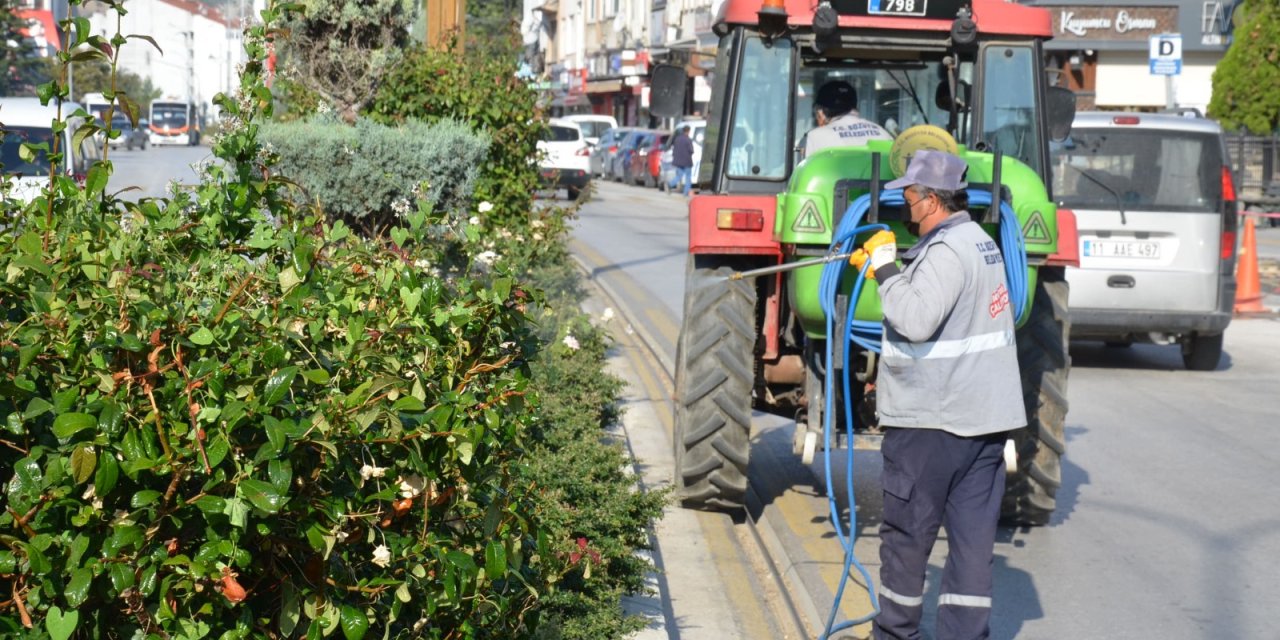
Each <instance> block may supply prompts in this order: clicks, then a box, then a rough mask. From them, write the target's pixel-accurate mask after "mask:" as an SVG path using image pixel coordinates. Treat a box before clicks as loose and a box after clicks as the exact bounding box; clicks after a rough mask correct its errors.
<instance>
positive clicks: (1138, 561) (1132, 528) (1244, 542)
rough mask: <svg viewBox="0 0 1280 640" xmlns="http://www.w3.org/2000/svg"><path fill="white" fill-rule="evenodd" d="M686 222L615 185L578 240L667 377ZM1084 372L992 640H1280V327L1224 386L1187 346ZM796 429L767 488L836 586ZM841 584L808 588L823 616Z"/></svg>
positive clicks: (1009, 541)
mask: <svg viewBox="0 0 1280 640" xmlns="http://www.w3.org/2000/svg"><path fill="white" fill-rule="evenodd" d="M684 207H685V202H684V200H683V199H682V198H680V197H678V196H667V195H664V194H661V193H659V192H657V191H655V190H643V189H640V188H636V187H624V186H620V185H614V184H600V185H597V192H596V195H595V196H594V198H593V199H592V201H591V202H589V203H588V204H586V205H585V206H584V207H583V209H582V211H581V215H580V218H579V220H578V221H577V223H576V230H575V238H576V242H575V245H574V249H575V252H577V253H578V255H579V256H580V257H581V258H582V260H583V262H584V263H585V264H587V265H588V269H589V271H590V272H591V274H592V276H593V277H594V278H595V279H596V280H597V281H599V282H602V283H607V284H608V285H609V288H610V290H611V291H612V292H613V295H615V296H617V297H618V298H620V300H619V301H618V303H619V306H620V307H623V308H624V309H625V310H626V312H627V314H628V315H627V318H626V319H627V320H628V321H629V322H630V329H632V330H634V331H635V332H636V333H637V334H639V335H641V336H642V337H644V338H645V339H646V341H648V342H649V343H650V345H651V346H652V348H653V349H654V350H655V351H656V352H657V354H658V359H659V360H661V361H662V362H663V363H664V365H665V366H666V367H668V371H670V367H671V362H672V359H673V357H674V353H675V348H674V344H675V337H676V335H678V331H679V329H678V327H679V324H680V314H681V310H682V296H683V274H684V268H685V258H686V256H685V252H684V247H685V239H686V234H687V227H686V223H685V213H684V211H685V210H684ZM1264 233H1265V234H1266V235H1265V236H1264ZM1264 233H1260V234H1259V236H1262V237H1268V238H1272V237H1274V238H1280V236H1273V235H1271V232H1270V231H1269V230H1268V231H1266V232H1264ZM1071 355H1072V359H1073V365H1074V366H1073V369H1072V372H1071V378H1070V385H1069V400H1070V403H1071V404H1070V406H1071V409H1070V413H1069V414H1068V418H1067V438H1068V450H1067V455H1066V457H1065V459H1064V461H1063V482H1064V484H1063V487H1062V489H1061V490H1060V492H1059V494H1058V511H1057V512H1056V514H1055V516H1054V518H1053V520H1052V522H1051V523H1050V525H1049V526H1047V527H1041V528H1034V529H1030V528H1028V529H1021V528H1020V529H1003V530H1002V531H1001V534H1000V539H999V541H998V542H997V546H996V600H995V602H996V604H995V608H994V611H993V619H992V632H993V636H992V637H993V638H998V639H999V638H1014V637H1017V638H1029V639H1041V638H1043V639H1045V640H1057V639H1060V638H1090V639H1099V638H1116V639H1121V638H1123V639H1131V638H1162V639H1181V638H1187V639H1192V638H1195V639H1200V638H1259V639H1266V638H1275V637H1280V630H1277V625H1276V624H1275V622H1274V621H1273V620H1272V619H1271V617H1270V613H1269V612H1270V610H1271V604H1272V603H1273V602H1274V601H1275V596H1274V594H1275V593H1276V592H1277V590H1280V572H1277V571H1275V569H1274V567H1272V562H1274V561H1275V559H1276V558H1277V557H1280V488H1277V487H1276V482H1275V479H1276V478H1277V477H1280V428H1277V425H1280V400H1277V394H1276V388H1277V385H1278V384H1280V322H1278V321H1276V320H1274V319H1250V320H1242V319H1237V320H1236V321H1235V322H1233V324H1232V325H1231V327H1230V328H1229V329H1228V331H1227V334H1226V356H1225V357H1224V360H1223V362H1222V364H1221V365H1220V367H1219V369H1218V370H1217V371H1213V372H1205V373H1197V372H1188V371H1186V370H1184V369H1183V367H1182V364H1181V358H1180V356H1179V353H1178V351H1177V348H1176V347H1173V346H1153V345H1136V346H1133V347H1131V348H1128V349H1110V348H1107V347H1105V346H1103V345H1101V344H1097V343H1077V344H1073V345H1072V351H1071ZM642 428H643V425H632V426H630V427H629V430H630V431H632V432H635V431H636V430H638V429H642ZM651 428H652V429H653V430H655V431H656V430H661V429H667V428H668V427H665V426H664V425H662V424H661V423H660V421H655V422H654V424H652V425H651ZM790 429H791V425H789V424H788V423H786V421H783V420H779V419H774V418H771V417H767V416H763V415H761V414H757V415H756V420H755V423H754V424H753V443H754V444H753V449H752V469H751V476H752V481H753V486H754V487H756V490H757V491H758V492H759V493H761V494H762V497H761V499H762V500H763V501H764V502H765V503H766V507H765V513H766V514H768V515H769V516H770V518H769V519H770V520H771V523H770V526H771V527H772V528H773V529H775V530H776V531H777V532H778V535H779V537H780V539H781V540H782V541H783V543H784V547H786V548H788V549H789V550H790V551H789V552H790V553H792V554H793V555H794V557H793V558H791V563H790V564H789V565H788V566H792V567H796V566H800V565H809V564H812V565H817V566H821V567H827V568H829V567H830V566H831V565H836V563H837V562H838V561H839V559H840V558H839V555H838V553H836V551H838V547H836V546H835V545H834V544H833V543H832V542H831V538H832V534H831V531H830V526H829V524H827V523H826V511H825V500H823V499H822V497H821V493H822V492H821V491H820V489H818V488H817V487H819V486H820V485H821V482H822V480H821V477H820V474H821V473H822V470H821V468H820V467H819V466H818V465H812V466H810V467H808V468H805V467H803V466H802V465H800V464H799V461H798V460H797V459H796V458H795V457H794V456H792V455H791V454H790V440H789V432H790ZM642 462H643V461H642ZM856 462H857V464H856V467H855V468H856V470H857V471H856V472H855V480H856V483H857V487H858V489H857V499H858V516H859V521H860V527H859V539H858V542H857V544H858V557H859V558H860V559H861V560H862V561H863V562H864V563H865V564H867V565H868V568H870V569H871V570H872V571H873V573H874V572H875V571H877V569H878V566H877V565H878V562H877V558H878V545H877V540H876V523H877V521H878V512H879V498H878V494H879V480H878V473H879V456H878V454H876V453H873V452H865V453H864V452H859V453H858V454H857V457H856ZM944 550H945V541H944V542H943V544H941V545H939V549H937V550H936V551H935V554H934V556H933V558H932V560H931V566H930V571H929V580H930V584H931V586H932V588H933V589H934V591H935V594H934V595H933V597H934V598H936V583H937V580H938V578H939V575H940V571H941V566H942V562H943V560H944V555H943V553H942V552H943V551H944ZM784 564H786V561H785V559H784ZM837 566H838V565H837ZM835 575H838V572H837V573H836V574H835ZM832 576H833V573H832V572H831V571H825V572H823V571H819V576H818V580H816V581H814V580H812V579H808V580H800V581H799V582H801V583H803V585H802V587H801V588H805V589H808V590H809V591H810V597H809V599H810V600H811V602H812V603H813V606H814V607H815V608H818V609H821V611H822V613H823V614H825V612H826V607H828V606H830V600H829V598H830V595H829V594H830V589H831V588H832V586H833V585H832V582H833V580H834V578H833V577H832ZM865 597H866V594H865V593H855V594H853V595H851V596H849V595H847V596H846V600H849V599H850V598H854V599H856V598H865ZM931 602H932V600H931V601H930V603H929V604H931ZM668 606H669V607H671V609H672V612H673V614H674V615H675V616H676V617H677V618H678V617H679V616H680V615H681V614H682V611H681V609H680V607H679V606H675V605H672V604H670V603H668ZM927 616H928V617H927V618H926V624H928V623H929V622H930V620H931V619H932V614H927ZM672 637H682V638H683V637H689V638H694V637H713V636H705V635H700V634H698V633H697V632H696V631H691V632H690V633H689V634H688V635H680V634H678V633H677V634H674V635H673V636H672ZM928 637H932V636H931V635H930V636H928Z"/></svg>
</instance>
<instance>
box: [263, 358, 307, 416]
mask: <svg viewBox="0 0 1280 640" xmlns="http://www.w3.org/2000/svg"><path fill="white" fill-rule="evenodd" d="M297 375H298V368H297V367H285V368H283V369H281V370H279V371H277V372H275V374H274V375H272V376H271V377H270V378H268V379H267V387H266V390H264V391H263V394H262V402H263V404H265V405H266V406H268V407H274V406H276V405H277V404H280V401H281V400H284V397H285V394H287V393H289V385H291V384H293V379H294V377H296V376H297Z"/></svg>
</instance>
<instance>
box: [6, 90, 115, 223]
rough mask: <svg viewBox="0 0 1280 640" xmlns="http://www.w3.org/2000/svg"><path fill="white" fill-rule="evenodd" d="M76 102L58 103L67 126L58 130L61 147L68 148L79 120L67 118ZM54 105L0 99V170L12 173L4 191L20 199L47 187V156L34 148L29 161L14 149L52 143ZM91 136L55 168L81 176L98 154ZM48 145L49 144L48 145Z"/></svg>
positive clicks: (36, 193) (27, 199)
mask: <svg viewBox="0 0 1280 640" xmlns="http://www.w3.org/2000/svg"><path fill="white" fill-rule="evenodd" d="M79 108H80V105H78V104H76V103H74V102H64V103H62V113H63V117H64V119H65V121H66V124H67V127H66V129H64V130H63V132H62V142H61V144H60V145H59V146H60V147H61V148H62V149H70V148H71V141H72V133H73V132H74V131H75V130H76V129H77V128H79V127H80V125H81V123H82V122H83V121H82V120H81V119H80V118H75V117H70V116H69V115H68V114H72V113H75V112H76V110H77V109H79ZM57 114H58V108H57V105H54V104H49V105H48V106H44V105H41V104H40V99H39V98H0V123H3V125H4V140H3V152H2V153H0V163H3V165H4V173H5V174H6V175H10V176H13V178H14V180H13V188H12V190H11V191H10V192H9V193H7V194H4V197H6V198H13V199H14V200H17V201H20V202H30V201H31V200H34V199H35V198H36V197H37V196H39V195H40V190H41V189H42V188H45V187H47V186H49V158H48V156H47V154H46V153H45V152H44V151H36V153H35V157H34V158H32V159H31V161H30V162H27V161H26V160H23V159H22V157H21V155H20V154H19V152H18V150H19V148H20V147H21V146H22V143H24V142H27V143H31V144H39V143H42V142H44V143H52V142H53V128H52V123H53V120H54V118H56V117H57ZM98 144H99V143H98V142H97V139H96V137H95V136H90V137H86V138H85V139H84V140H83V141H82V142H81V143H80V146H79V147H78V148H75V149H72V152H71V156H70V162H63V164H62V166H60V167H59V170H60V172H61V173H64V174H66V175H83V174H84V173H86V172H87V171H88V169H89V166H90V165H91V164H92V163H93V161H94V160H97V159H98V158H100V157H101V153H100V150H99V147H98ZM50 146H52V144H50Z"/></svg>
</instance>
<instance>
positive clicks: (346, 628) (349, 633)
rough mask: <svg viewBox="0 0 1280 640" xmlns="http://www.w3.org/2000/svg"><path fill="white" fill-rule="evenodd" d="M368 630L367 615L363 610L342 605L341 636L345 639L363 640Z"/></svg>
mask: <svg viewBox="0 0 1280 640" xmlns="http://www.w3.org/2000/svg"><path fill="white" fill-rule="evenodd" d="M368 631H369V617H368V616H366V615H365V614H364V612H363V611H361V610H359V609H357V608H355V607H353V606H351V605H346V606H344V607H342V636H343V637H344V638H346V639H347V640H363V638H364V634H366V633H368Z"/></svg>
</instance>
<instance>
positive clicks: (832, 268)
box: [818, 189, 1027, 640]
mask: <svg viewBox="0 0 1280 640" xmlns="http://www.w3.org/2000/svg"><path fill="white" fill-rule="evenodd" d="M968 194H969V204H970V205H977V206H985V207H990V206H991V202H992V197H991V192H990V191H984V190H981V189H969V190H968ZM880 204H882V205H887V206H902V205H904V204H906V200H905V199H904V198H903V195H902V190H901V189H891V190H886V191H882V192H881V193H880ZM870 209H871V194H866V195H863V196H862V197H860V198H858V199H857V200H854V201H853V203H852V204H850V205H849V208H848V209H846V210H845V214H844V216H843V217H842V218H841V220H840V224H839V226H838V227H837V228H836V231H835V234H834V235H833V236H832V239H831V247H830V250H829V252H828V253H829V254H830V255H837V254H842V253H849V252H851V251H853V250H854V242H855V241H856V239H857V238H858V236H860V235H862V234H864V233H867V232H871V231H876V230H878V229H888V228H889V226H888V225H886V224H883V223H875V224H867V225H863V224H862V219H863V217H865V216H866V214H867V212H868V211H869V210H870ZM1000 251H1001V253H1003V254H1004V265H1005V279H1006V281H1007V282H1008V285H1009V298H1010V302H1011V303H1012V304H1013V307H1014V317H1015V318H1016V320H1015V323H1020V322H1022V318H1023V315H1024V314H1025V313H1026V306H1027V304H1026V302H1027V249H1026V243H1025V242H1024V240H1023V237H1022V229H1021V227H1020V226H1019V225H1018V218H1017V216H1016V215H1014V213H1013V209H1012V207H1010V206H1009V203H1007V202H1003V201H1001V202H1000ZM847 265H848V263H847V262H846V261H844V260H838V261H835V262H830V263H828V264H826V265H823V267H822V277H821V278H820V279H819V281H818V293H819V296H821V298H820V299H821V303H822V310H823V312H824V314H825V315H826V317H827V333H826V335H827V336H828V339H827V346H826V360H825V363H824V364H825V374H826V375H824V381H823V382H824V402H825V406H824V409H823V414H822V438H823V442H824V443H825V444H829V443H830V442H831V432H832V429H833V428H834V427H833V423H834V421H833V420H832V417H833V416H834V415H835V412H834V409H835V407H834V405H835V377H834V376H832V375H831V372H832V371H833V368H832V363H833V356H834V355H835V353H834V350H835V342H836V341H835V340H834V339H832V336H835V335H837V334H836V333H835V332H834V329H835V327H834V326H833V325H834V324H835V317H836V301H837V296H838V295H839V291H840V279H841V278H842V277H843V275H844V270H845V267H846V266H847ZM870 267H871V261H869V260H868V261H867V262H866V263H865V264H863V266H862V269H861V270H860V271H859V272H858V277H857V279H856V280H854V283H853V291H852V294H851V296H850V298H849V301H850V302H849V309H848V311H847V312H846V314H845V315H846V319H845V326H844V327H843V333H841V334H839V335H843V336H845V337H846V339H845V340H841V348H842V349H843V354H842V355H843V358H842V359H841V362H844V363H845V367H844V369H843V371H842V376H841V378H842V379H841V382H842V383H843V385H844V386H843V390H844V407H843V408H844V415H845V416H846V417H847V419H846V420H845V425H846V426H845V428H846V432H847V434H848V442H849V447H848V448H847V449H846V456H845V492H846V494H847V495H848V496H849V519H848V528H847V529H843V528H842V527H841V522H840V509H839V505H838V504H837V502H836V493H835V488H834V486H833V485H832V475H831V447H830V446H823V453H822V460H823V465H824V470H825V471H826V484H827V504H828V506H829V507H830V510H831V523H832V526H833V527H834V528H835V532H836V537H837V538H838V539H839V540H840V546H841V547H842V548H843V549H844V570H843V572H842V573H841V576H840V584H839V586H838V587H837V588H836V596H835V601H834V602H832V603H831V613H830V614H829V615H828V616H827V624H826V627H825V629H824V630H823V633H822V635H821V636H820V640H827V638H829V637H830V636H831V634H833V633H836V632H837V631H842V630H844V629H848V628H850V627H854V626H856V625H859V624H862V623H864V622H867V621H869V620H871V619H872V618H875V617H876V616H877V615H879V613H880V598H879V596H878V595H877V593H876V589H875V585H874V582H873V581H872V579H871V574H870V573H869V572H868V571H867V569H866V567H864V566H862V563H861V562H858V559H857V558H856V557H854V554H853V543H854V530H855V528H856V527H857V504H856V502H855V500H856V498H855V497H854V493H853V453H854V449H853V432H854V413H853V394H852V392H851V390H852V381H851V379H850V371H851V369H852V367H850V366H849V365H848V363H849V362H850V360H849V358H850V355H851V354H850V351H851V345H852V344H856V345H858V346H860V347H862V348H863V349H866V350H868V351H871V352H874V353H880V340H881V338H882V336H883V325H882V324H881V323H879V322H873V321H869V320H857V319H855V316H856V314H855V313H854V306H855V305H857V303H858V300H859V296H860V295H861V293H862V287H863V285H864V284H865V283H866V279H867V269H869V268H870ZM851 568H852V569H857V571H858V573H859V575H861V576H862V579H863V580H864V581H865V582H866V585H867V592H868V593H869V594H870V595H871V607H872V611H871V613H869V614H867V615H865V616H863V617H861V618H858V619H856V620H847V621H844V622H841V623H839V624H836V614H837V612H838V611H839V610H840V602H841V600H842V599H843V598H844V588H845V585H846V584H847V583H848V581H849V570H850V569H851Z"/></svg>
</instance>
